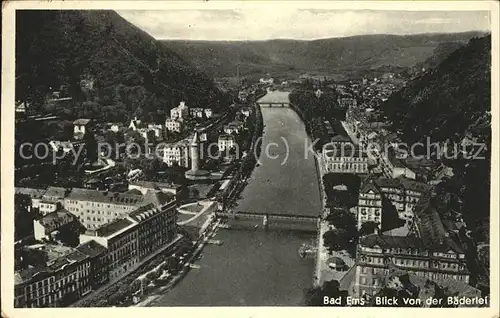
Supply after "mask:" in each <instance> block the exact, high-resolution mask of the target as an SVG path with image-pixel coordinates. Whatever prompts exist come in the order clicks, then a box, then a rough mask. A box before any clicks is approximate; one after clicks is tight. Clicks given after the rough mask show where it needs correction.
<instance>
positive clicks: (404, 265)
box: [349, 193, 470, 297]
mask: <svg viewBox="0 0 500 318" xmlns="http://www.w3.org/2000/svg"><path fill="white" fill-rule="evenodd" d="M430 196H431V194H430V193H426V194H425V195H424V196H423V197H422V198H421V199H420V200H419V202H418V204H417V206H416V207H415V210H414V213H415V222H414V225H413V227H412V229H411V232H410V233H409V234H408V235H407V236H393V235H385V234H379V233H375V234H371V235H368V236H365V237H363V238H361V239H360V242H359V244H358V251H357V256H356V266H355V267H353V269H352V270H353V271H354V272H355V277H354V281H353V285H352V287H351V288H352V289H350V290H349V292H350V293H351V294H352V295H353V296H355V297H361V296H363V295H374V294H376V293H377V291H378V290H379V288H380V285H381V280H380V276H379V275H387V274H388V272H389V270H390V269H391V268H395V269H400V270H405V271H408V272H410V273H412V274H416V275H419V276H422V277H426V278H429V279H431V280H437V281H439V280H444V279H453V280H457V281H461V282H464V283H468V282H469V275H470V274H469V271H468V269H467V266H466V261H465V252H464V249H463V247H462V245H461V243H459V240H458V239H457V237H456V235H455V234H454V233H450V231H448V229H446V228H445V227H444V225H443V222H442V221H441V219H440V216H439V214H438V213H437V211H436V209H435V207H433V204H432V203H431V199H430Z"/></svg>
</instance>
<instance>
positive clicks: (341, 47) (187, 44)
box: [162, 32, 481, 77]
mask: <svg viewBox="0 0 500 318" xmlns="http://www.w3.org/2000/svg"><path fill="white" fill-rule="evenodd" d="M480 34H481V33H478V32H467V33H457V34H422V35H407V36H398V35H362V36H353V37H346V38H331V39H321V40H313V41H299V40H269V41H249V42H245V41H241V42H237V41H235V42H231V41H220V42H210V41H168V40H167V41H165V40H164V41H162V43H163V44H164V45H165V46H166V47H168V48H170V49H172V50H174V51H176V52H177V53H179V54H181V55H182V56H183V57H185V58H186V59H187V60H189V61H191V62H192V63H193V64H194V65H196V66H198V67H199V68H200V69H203V70H204V71H206V72H207V73H209V74H211V75H213V76H216V77H226V76H235V75H236V66H237V65H240V72H241V74H243V75H253V74H257V75H263V74H265V73H267V72H269V73H272V74H275V75H276V74H278V75H283V74H294V75H296V74H300V73H304V72H319V73H325V72H327V73H335V72H339V73H340V72H342V71H346V70H350V71H353V70H359V69H376V68H379V67H383V66H387V65H390V66H393V67H412V66H414V65H415V64H417V63H419V62H422V61H425V60H426V59H428V58H429V57H431V56H432V55H433V54H434V50H435V49H436V48H437V47H438V46H439V44H440V43H464V44H465V43H466V42H467V41H468V40H469V39H470V38H472V37H473V36H478V35H480Z"/></svg>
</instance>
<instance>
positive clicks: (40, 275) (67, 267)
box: [14, 244, 92, 308]
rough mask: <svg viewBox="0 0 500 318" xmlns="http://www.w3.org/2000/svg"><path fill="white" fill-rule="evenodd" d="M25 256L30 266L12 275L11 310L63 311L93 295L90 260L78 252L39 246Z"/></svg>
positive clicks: (25, 250)
mask: <svg viewBox="0 0 500 318" xmlns="http://www.w3.org/2000/svg"><path fill="white" fill-rule="evenodd" d="M24 254H25V255H26V256H25V258H26V259H31V260H33V262H32V263H31V264H27V265H25V267H24V268H23V269H20V270H17V271H16V272H15V276H14V284H15V286H14V307H17V308H31V307H64V306H67V305H69V304H70V303H72V302H74V301H75V300H77V299H79V298H81V297H82V296H85V295H86V294H88V293H90V292H91V291H92V284H91V280H90V278H91V276H90V275H91V271H90V268H91V260H90V258H89V256H88V255H86V254H84V253H82V252H80V251H78V250H77V249H75V248H71V247H65V246H61V245H52V244H43V245H42V244H38V245H34V246H27V247H26V248H25V249H24ZM33 254H38V256H39V257H31V256H33Z"/></svg>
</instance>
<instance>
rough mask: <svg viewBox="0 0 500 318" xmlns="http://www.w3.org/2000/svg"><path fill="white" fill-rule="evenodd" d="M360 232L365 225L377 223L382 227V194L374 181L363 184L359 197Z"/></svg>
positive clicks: (358, 219)
mask: <svg viewBox="0 0 500 318" xmlns="http://www.w3.org/2000/svg"><path fill="white" fill-rule="evenodd" d="M357 212H358V217H357V223H358V230H359V229H361V227H362V225H363V223H366V222H375V223H377V224H378V228H379V229H380V228H381V226H382V193H381V191H380V189H379V188H378V187H377V186H376V185H375V183H374V182H373V181H372V180H369V181H368V182H365V183H364V184H362V186H361V188H360V190H359V197H358V211H357Z"/></svg>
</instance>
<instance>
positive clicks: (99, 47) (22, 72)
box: [16, 10, 221, 120]
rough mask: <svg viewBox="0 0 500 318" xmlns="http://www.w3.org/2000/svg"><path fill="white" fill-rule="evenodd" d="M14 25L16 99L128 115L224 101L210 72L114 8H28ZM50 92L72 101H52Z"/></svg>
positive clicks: (63, 110) (83, 112)
mask: <svg viewBox="0 0 500 318" xmlns="http://www.w3.org/2000/svg"><path fill="white" fill-rule="evenodd" d="M16 27H17V33H16V99H18V100H29V101H31V102H32V104H33V105H34V107H35V108H36V109H37V110H42V109H43V110H45V111H51V112H56V113H58V114H60V115H63V116H66V117H68V118H71V117H93V118H99V117H101V118H103V119H106V120H123V119H126V118H130V117H131V116H133V115H134V114H135V113H136V112H137V113H138V114H139V115H141V113H142V114H144V116H145V117H146V118H147V117H150V118H159V117H162V116H158V115H159V114H160V115H162V114H163V113H165V112H167V111H168V109H170V108H171V107H173V106H176V105H177V104H178V103H179V101H181V100H185V101H186V102H187V103H188V105H189V106H192V107H196V106H202V107H203V106H209V105H210V106H219V105H220V103H218V102H217V101H218V99H219V97H220V94H221V93H220V92H219V91H218V89H217V88H216V86H215V84H214V83H213V81H212V80H211V79H210V78H208V77H207V76H206V75H204V74H202V73H201V72H200V71H199V70H197V69H196V68H194V67H193V66H192V65H190V64H189V63H188V62H186V61H185V60H183V59H182V58H181V57H180V56H179V55H178V54H177V53H175V52H173V51H171V50H169V49H168V48H166V47H165V46H164V45H161V44H159V43H158V42H157V41H156V40H155V39H154V38H153V37H151V36H150V35H148V34H147V33H145V32H143V31H142V30H140V29H139V28H137V27H135V26H134V25H132V24H130V23H129V22H127V21H126V20H124V19H123V18H122V17H120V16H119V15H118V14H117V13H115V12H113V11H33V10H23V11H17V16H16ZM61 85H62V86H63V87H62V88H61ZM52 91H60V93H61V94H60V95H59V96H60V97H63V96H64V97H68V96H69V97H72V101H71V102H65V103H47V102H46V97H47V94H48V93H51V92H52ZM138 109H139V110H138Z"/></svg>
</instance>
